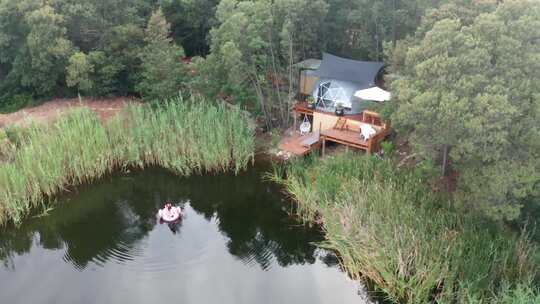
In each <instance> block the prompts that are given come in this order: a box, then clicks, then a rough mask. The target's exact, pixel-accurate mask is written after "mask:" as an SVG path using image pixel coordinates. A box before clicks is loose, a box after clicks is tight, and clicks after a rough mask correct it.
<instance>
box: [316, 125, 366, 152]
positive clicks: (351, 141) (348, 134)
mask: <svg viewBox="0 0 540 304" xmlns="http://www.w3.org/2000/svg"><path fill="white" fill-rule="evenodd" d="M321 140H328V141H333V142H336V143H339V144H344V145H347V146H350V147H353V148H358V149H367V148H368V145H369V143H368V141H367V140H363V139H361V138H360V133H359V132H355V131H349V130H337V129H328V130H324V131H322V132H321Z"/></svg>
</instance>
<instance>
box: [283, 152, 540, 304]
mask: <svg viewBox="0 0 540 304" xmlns="http://www.w3.org/2000/svg"><path fill="white" fill-rule="evenodd" d="M276 172H277V174H276V176H275V178H276V179H278V180H279V181H281V182H282V183H284V184H285V186H286V188H287V190H288V192H289V193H291V194H292V196H293V197H294V198H295V199H296V200H297V201H298V212H299V214H300V215H301V216H302V217H303V218H304V219H305V220H306V221H312V220H314V219H316V220H318V221H321V222H322V223H323V227H324V229H325V231H326V237H327V241H326V242H325V243H324V244H323V245H324V246H326V247H328V248H330V249H332V250H336V251H337V252H338V253H339V254H340V257H341V261H342V263H343V266H344V267H345V268H346V269H347V270H348V271H349V273H350V274H351V275H352V276H355V277H356V278H365V279H367V280H369V281H370V282H373V283H374V285H375V286H377V288H378V289H380V290H381V291H383V293H384V294H386V295H387V297H388V298H389V300H391V301H393V302H400V303H428V302H437V303H492V302H493V303H512V302H511V300H512V299H514V298H515V299H518V297H522V298H523V299H525V300H531V301H533V300H537V299H538V298H539V296H538V290H534V288H532V287H531V286H532V285H531V284H532V282H535V280H537V279H538V273H539V266H540V263H539V260H538V251H537V247H536V246H535V245H533V244H532V243H531V241H529V239H528V236H527V235H526V234H524V233H522V234H521V235H516V234H513V233H512V232H510V231H506V230H504V229H502V228H500V227H499V228H498V227H497V226H493V225H491V224H490V223H488V222H484V221H483V220H482V219H481V218H479V217H476V216H474V215H469V214H467V215H465V214H461V213H459V212H457V211H456V210H453V209H452V206H451V204H450V203H449V202H448V201H445V200H442V199H439V198H437V197H436V196H435V195H434V194H432V192H431V191H430V190H429V189H427V188H426V187H425V186H424V184H423V182H422V181H421V180H420V179H419V178H418V177H417V175H415V174H414V173H412V172H406V171H400V170H398V169H396V168H395V166H394V164H392V163H391V161H381V160H379V159H376V158H373V157H369V156H354V155H352V154H347V153H345V154H341V155H337V156H333V157H329V158H325V159H322V160H321V159H312V160H307V161H306V160H304V161H298V162H295V163H293V164H292V165H290V166H289V167H288V168H287V170H286V174H287V178H286V179H283V178H281V177H280V176H281V173H283V171H281V172H280V171H279V170H277V171H276ZM535 254H536V256H535ZM536 282H538V281H536ZM535 293H536V294H535ZM503 299H505V300H504V301H503ZM497 301H499V302H497ZM516 301H517V300H516ZM516 303H529V302H519V301H517V302H516ZM530 303H534V302H530Z"/></svg>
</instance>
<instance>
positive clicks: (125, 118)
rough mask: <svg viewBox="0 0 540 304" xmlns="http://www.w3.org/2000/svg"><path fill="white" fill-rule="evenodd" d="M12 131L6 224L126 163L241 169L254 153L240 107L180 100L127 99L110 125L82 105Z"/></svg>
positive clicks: (3, 191) (6, 160) (0, 198)
mask: <svg viewBox="0 0 540 304" xmlns="http://www.w3.org/2000/svg"><path fill="white" fill-rule="evenodd" d="M6 134H7V137H8V138H10V142H11V144H12V145H13V146H14V147H16V148H14V149H11V150H10V151H11V152H9V155H3V157H2V158H0V162H1V163H0V223H5V222H6V221H9V220H11V221H14V222H16V223H17V222H20V221H21V219H22V217H23V216H24V215H25V214H27V213H28V211H29V210H30V209H31V208H33V207H36V206H40V205H41V204H43V203H44V200H45V198H47V197H51V196H52V195H54V194H56V193H58V192H60V191H62V190H64V188H65V187H66V186H69V185H77V184H81V183H85V182H89V181H91V180H93V179H95V178H97V177H100V176H102V175H103V174H105V173H108V172H110V171H112V170H114V169H117V168H120V167H132V166H136V167H141V168H142V167H145V166H162V167H164V168H167V169H171V170H173V171H174V172H176V173H178V174H181V175H190V174H193V173H204V172H221V171H226V170H234V171H235V172H238V171H239V170H241V169H242V168H244V167H245V166H246V165H247V164H248V163H249V161H250V160H252V158H253V153H254V139H253V131H252V129H251V127H250V125H249V123H248V119H247V118H246V117H244V114H243V112H242V111H240V110H239V109H236V108H226V107H225V106H223V105H212V104H209V103H208V102H205V101H203V100H191V101H183V100H181V99H180V98H178V99H175V100H170V101H168V102H165V103H163V104H160V105H154V106H150V105H129V106H127V107H126V108H125V109H124V111H123V112H122V113H121V114H120V115H118V116H117V117H115V118H113V119H112V120H110V121H108V122H107V123H101V122H100V121H99V120H98V119H97V117H96V115H95V114H94V113H93V112H91V111H90V110H88V109H85V108H81V109H76V110H73V111H72V112H70V113H68V114H66V115H64V116H63V117H62V118H60V119H59V120H58V121H57V122H55V123H54V124H52V125H32V126H31V127H29V128H25V129H9V130H7V132H6Z"/></svg>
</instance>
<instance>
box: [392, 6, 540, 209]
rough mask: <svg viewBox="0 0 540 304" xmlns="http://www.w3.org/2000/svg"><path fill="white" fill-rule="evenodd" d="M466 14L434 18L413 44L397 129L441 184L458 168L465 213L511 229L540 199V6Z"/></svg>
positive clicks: (399, 83)
mask: <svg viewBox="0 0 540 304" xmlns="http://www.w3.org/2000/svg"><path fill="white" fill-rule="evenodd" d="M460 8H461V9H459V10H457V12H455V11H456V7H455V6H451V7H450V8H448V7H444V8H442V9H441V10H439V11H438V12H439V14H435V13H432V14H431V16H435V17H436V18H435V17H433V18H431V17H430V18H427V19H426V25H424V26H423V27H421V28H420V30H419V32H418V37H417V38H416V40H411V41H409V43H408V45H409V46H408V50H407V52H406V55H405V56H402V57H401V58H402V59H404V61H403V62H402V64H403V65H402V68H401V69H400V73H401V78H399V79H398V80H396V81H394V82H393V84H392V89H393V92H394V96H395V101H396V103H395V106H396V108H395V109H394V115H393V117H392V118H393V122H394V125H395V126H396V127H397V128H398V131H400V133H401V134H403V135H404V136H408V137H409V139H410V140H411V142H412V145H413V148H414V150H415V152H418V153H420V154H421V155H423V156H424V157H425V158H428V159H430V160H432V161H433V162H434V163H437V162H438V163H442V169H443V171H442V172H443V174H445V171H446V170H445V169H446V168H447V163H452V165H453V168H454V169H456V170H457V171H458V172H459V175H460V177H459V185H458V186H459V187H458V192H457V197H458V198H459V201H460V202H461V203H462V205H463V206H464V208H465V209H466V210H471V209H477V210H482V211H484V212H485V213H486V214H487V215H489V216H491V217H493V218H498V219H515V218H516V217H517V216H518V215H519V212H520V208H521V207H522V206H523V204H525V203H528V202H534V201H538V198H539V197H540V189H539V188H538V185H539V184H540V183H539V182H540V175H539V172H540V161H539V159H540V154H539V152H540V146H539V143H540V140H539V139H540V124H539V123H538V122H539V121H540V111H539V109H540V98H539V96H540V95H538V92H540V73H538V70H539V69H540V66H539V65H538V62H539V61H538V54H540V43H538V33H537V32H535V31H531V29H533V28H539V27H540V6H538V3H537V2H536V1H507V2H505V3H503V4H501V5H499V6H498V7H497V9H496V10H493V9H492V12H489V13H483V14H480V15H477V16H476V17H474V14H479V13H481V12H482V11H485V10H486V9H484V8H478V7H476V6H473V7H472V8H471V9H468V10H467V9H463V8H462V7H460ZM491 8H493V6H492V7H491ZM462 11H466V12H468V14H465V13H461V12H462ZM471 15H472V16H471ZM447 16H448V17H447ZM457 16H460V17H461V18H458V17H457ZM434 19H436V20H434ZM424 27H425V28H424ZM445 160H446V162H445Z"/></svg>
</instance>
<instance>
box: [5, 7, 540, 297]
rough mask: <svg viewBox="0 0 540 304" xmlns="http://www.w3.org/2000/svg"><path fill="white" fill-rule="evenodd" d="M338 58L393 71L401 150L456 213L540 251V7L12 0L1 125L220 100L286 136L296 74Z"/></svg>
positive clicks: (389, 78)
mask: <svg viewBox="0 0 540 304" xmlns="http://www.w3.org/2000/svg"><path fill="white" fill-rule="evenodd" d="M323 52H328V53H331V54H335V55H338V56H342V57H346V58H351V59H357V60H365V61H383V62H384V63H385V77H384V83H385V87H386V88H387V89H388V90H389V91H390V92H391V93H392V100H391V101H390V102H387V103H385V104H384V106H382V107H381V108H380V109H378V110H379V111H380V113H381V115H382V116H383V118H384V119H385V120H388V121H391V123H392V127H393V129H394V131H395V134H393V135H392V140H393V143H389V144H388V145H389V146H392V145H397V142H406V143H407V145H408V147H409V149H410V151H409V156H411V159H414V160H415V161H414V164H413V167H415V168H416V169H418V170H416V172H417V173H418V174H419V175H421V176H422V178H425V180H427V182H426V183H430V185H431V186H432V188H436V192H438V194H439V195H441V196H443V197H444V198H445V200H446V201H448V202H450V204H449V207H448V208H450V209H452V210H453V211H455V212H457V214H460V215H462V216H463V218H467V219H470V218H474V221H481V222H484V221H485V222H488V223H489V224H490V225H492V226H495V227H499V228H501V229H503V230H504V229H506V228H507V227H517V230H521V229H524V230H527V233H530V234H531V238H532V239H534V240H535V241H537V240H538V239H540V237H539V236H538V233H536V232H535V227H534V226H535V225H534V222H535V220H536V218H537V217H538V215H539V214H540V72H539V71H540V2H538V1H537V0H506V1H500V0H416V1H405V0H379V1H377V0H245V1H243V0H153V1H151V0H108V1H101V0H87V1H80V0H20V1H12V0H0V112H3V113H9V112H13V111H16V110H18V109H20V108H23V107H27V106H32V105H36V104H39V103H41V102H43V101H46V100H50V99H54V98H64V97H66V98H74V97H79V98H99V97H118V96H127V97H134V98H138V99H141V100H144V101H148V102H150V101H160V100H166V99H168V98H176V99H178V100H188V99H189V100H191V99H194V100H212V101H217V102H218V103H226V104H229V105H230V104H232V105H237V106H239V107H240V108H242V109H243V110H245V111H247V112H249V113H250V114H251V116H252V117H254V118H255V120H256V121H257V123H258V125H259V126H260V129H261V130H263V131H264V132H271V131H272V130H284V129H286V128H288V127H290V126H291V125H292V118H291V116H290V108H291V107H292V104H293V102H294V100H295V96H296V94H297V88H296V86H297V76H298V71H297V69H296V68H295V63H297V62H300V61H302V60H305V59H309V58H321V55H322V53H323ZM179 95H181V96H179ZM238 115H239V114H238ZM389 150H391V149H389ZM411 183H412V182H411ZM413 184H414V183H413ZM415 185H416V184H415ZM411 195H412V194H411ZM454 220H455V219H452V220H448V221H447V222H449V223H451V224H448V225H450V226H451V225H457V224H454ZM455 221H458V220H455ZM525 228H526V229H525ZM464 248H465V247H464ZM464 250H465V249H464ZM533 255H536V256H537V255H538V253H533ZM464 268H466V267H465V266H464ZM396 294H399V292H397V291H396ZM428 294H429V292H428ZM397 298H398V299H404V298H406V297H405V296H403V295H400V296H399V297H397Z"/></svg>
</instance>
